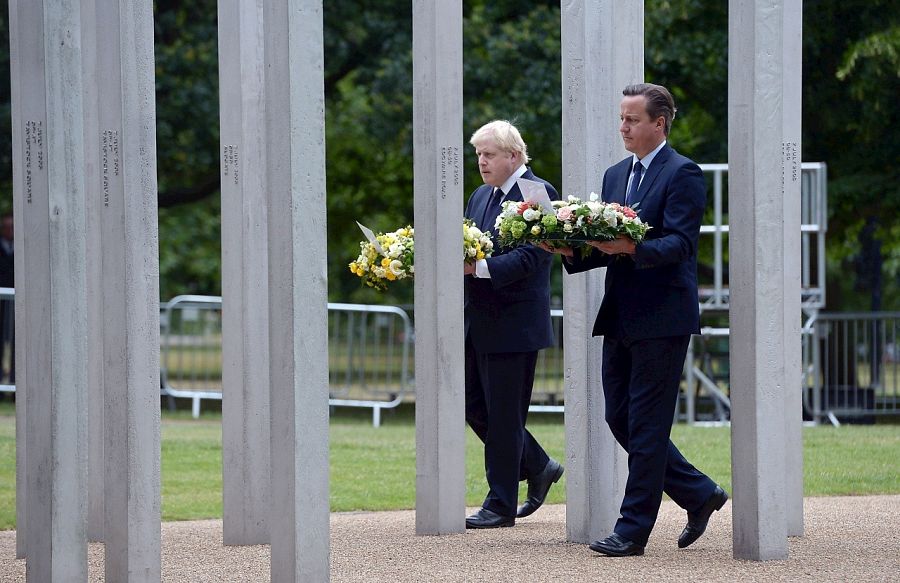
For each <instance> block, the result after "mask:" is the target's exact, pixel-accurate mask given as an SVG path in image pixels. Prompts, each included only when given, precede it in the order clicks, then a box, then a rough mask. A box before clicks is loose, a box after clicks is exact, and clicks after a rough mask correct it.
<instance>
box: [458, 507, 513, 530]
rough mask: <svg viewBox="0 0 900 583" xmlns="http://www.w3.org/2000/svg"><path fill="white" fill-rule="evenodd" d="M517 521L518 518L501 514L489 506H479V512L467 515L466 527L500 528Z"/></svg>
mask: <svg viewBox="0 0 900 583" xmlns="http://www.w3.org/2000/svg"><path fill="white" fill-rule="evenodd" d="M515 523H516V519H515V518H513V517H512V516H500V515H499V514H497V513H496V512H493V511H491V510H488V509H487V508H479V509H478V512H476V513H475V514H473V515H472V516H467V517H466V528H500V527H503V526H513V525H514V524H515Z"/></svg>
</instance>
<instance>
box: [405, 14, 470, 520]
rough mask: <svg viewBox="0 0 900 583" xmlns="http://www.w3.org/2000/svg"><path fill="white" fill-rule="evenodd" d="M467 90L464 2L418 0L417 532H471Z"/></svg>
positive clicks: (415, 152)
mask: <svg viewBox="0 0 900 583" xmlns="http://www.w3.org/2000/svg"><path fill="white" fill-rule="evenodd" d="M462 82H463V77H462V3H461V2H460V0H446V1H442V2H431V1H430V0H414V1H413V158H414V171H413V176H414V179H415V182H414V191H415V205H414V206H415V225H416V277H415V302H416V533H417V534H448V533H454V532H463V530H465V430H466V429H465V409H464V407H465V374H464V373H465V371H464V366H463V362H464V361H465V356H464V352H463V342H464V335H463V262H462V210H463V196H462V188H463V179H462V173H463V170H462V157H463V152H462V148H463V139H462V138H463V135H462V128H463V119H462V104H463V97H462ZM454 250H455V251H456V252H455V253H454V252H453V251H454Z"/></svg>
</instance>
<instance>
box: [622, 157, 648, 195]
mask: <svg viewBox="0 0 900 583" xmlns="http://www.w3.org/2000/svg"><path fill="white" fill-rule="evenodd" d="M643 174H644V165H643V164H641V161H640V160H638V161H637V162H635V163H634V170H633V171H632V173H631V188H629V189H628V194H627V195H626V196H625V204H626V205H628V204H631V203H632V202H633V201H634V199H635V197H637V191H638V188H639V187H640V186H641V176H642V175H643Z"/></svg>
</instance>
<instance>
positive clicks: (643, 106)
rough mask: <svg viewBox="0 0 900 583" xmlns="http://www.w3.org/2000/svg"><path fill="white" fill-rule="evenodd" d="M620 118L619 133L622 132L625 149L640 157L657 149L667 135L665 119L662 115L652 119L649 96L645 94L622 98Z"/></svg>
mask: <svg viewBox="0 0 900 583" xmlns="http://www.w3.org/2000/svg"><path fill="white" fill-rule="evenodd" d="M620 119H621V120H622V124H621V125H620V126H619V133H621V134H622V140H623V141H624V142H625V149H626V150H628V151H629V152H631V153H633V154H636V155H637V157H638V158H643V157H644V156H646V155H647V154H649V153H650V152H652V151H653V150H655V149H656V146H658V145H659V144H660V143H661V142H662V141H663V140H664V139H665V137H666V135H665V123H666V122H665V119H664V118H663V117H662V116H660V117H658V118H656V119H650V116H649V115H647V98H646V97H644V96H643V95H626V96H625V98H624V99H622V107H621V116H620Z"/></svg>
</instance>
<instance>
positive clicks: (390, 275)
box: [384, 270, 397, 281]
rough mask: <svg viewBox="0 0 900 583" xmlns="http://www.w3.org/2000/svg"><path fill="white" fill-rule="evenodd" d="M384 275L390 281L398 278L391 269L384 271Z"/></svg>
mask: <svg viewBox="0 0 900 583" xmlns="http://www.w3.org/2000/svg"><path fill="white" fill-rule="evenodd" d="M384 277H385V278H386V279H387V280H388V281H394V280H395V279H397V276H396V275H394V272H393V271H391V270H388V271H385V272H384Z"/></svg>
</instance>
